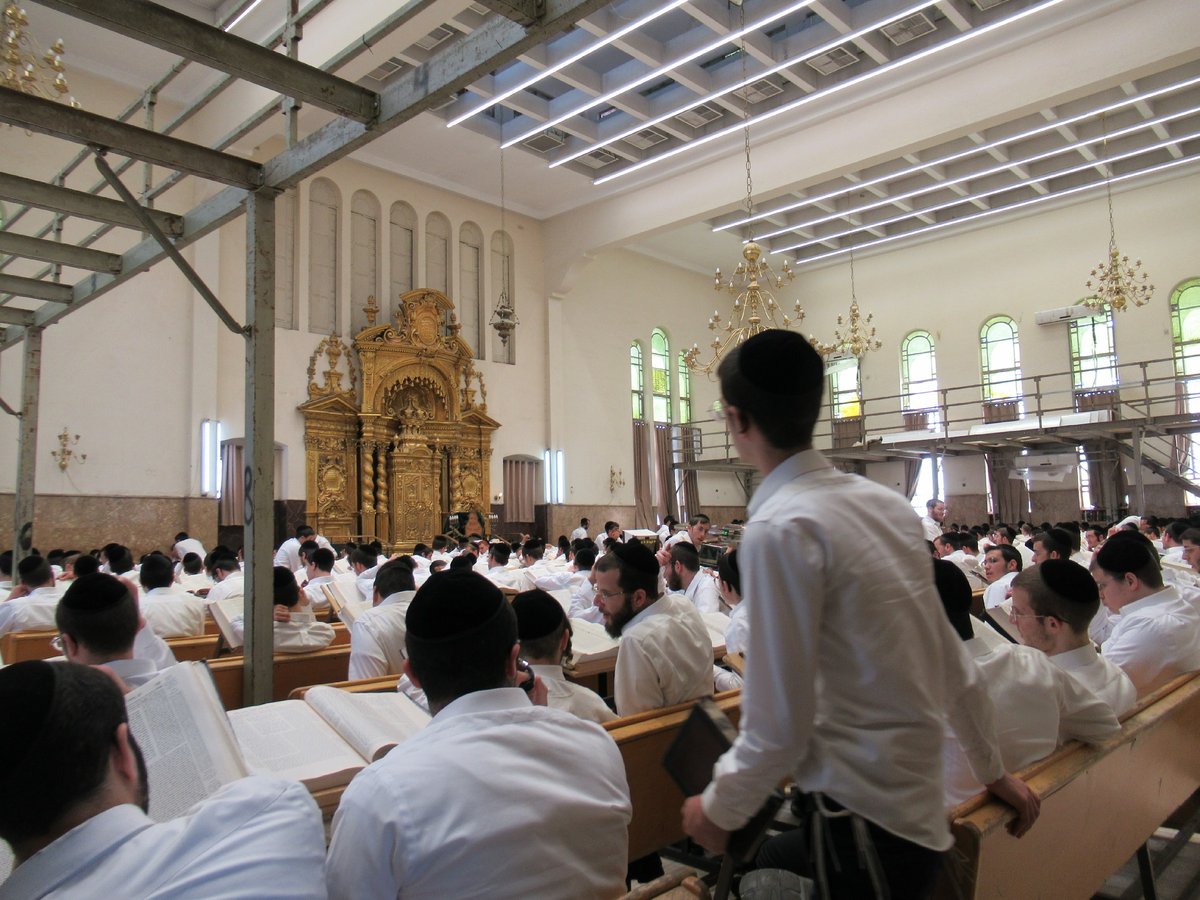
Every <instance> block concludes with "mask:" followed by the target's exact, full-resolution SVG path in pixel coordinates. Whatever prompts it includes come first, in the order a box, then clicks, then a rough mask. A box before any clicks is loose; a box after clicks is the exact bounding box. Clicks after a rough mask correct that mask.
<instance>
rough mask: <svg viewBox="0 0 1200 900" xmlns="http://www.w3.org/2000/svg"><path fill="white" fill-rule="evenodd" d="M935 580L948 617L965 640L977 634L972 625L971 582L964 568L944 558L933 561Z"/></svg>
mask: <svg viewBox="0 0 1200 900" xmlns="http://www.w3.org/2000/svg"><path fill="white" fill-rule="evenodd" d="M933 581H934V584H935V585H936V587H937V592H938V596H939V597H941V600H942V608H943V609H944V610H945V611H946V618H947V619H949V620H950V624H951V625H953V626H954V630H955V631H956V632H958V636H959V637H961V638H962V639H963V640H965V641H966V640H970V639H971V638H972V637H974V636H975V632H974V629H972V627H971V584H970V582H968V581H967V576H966V575H964V574H963V571H962V569H960V568H959V567H958V566H956V565H955V564H954V563H952V562H947V561H946V560H944V559H935V560H934V561H933Z"/></svg>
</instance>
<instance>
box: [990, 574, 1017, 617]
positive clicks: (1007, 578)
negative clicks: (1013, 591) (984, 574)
mask: <svg viewBox="0 0 1200 900" xmlns="http://www.w3.org/2000/svg"><path fill="white" fill-rule="evenodd" d="M1019 574H1020V573H1019V572H1005V573H1004V574H1003V575H1001V576H1000V577H999V578H997V579H996V580H995V581H993V582H992V583H991V584H989V585H988V586H987V587H986V588H985V589H984V591H983V608H984V609H995V608H996V607H997V606H999V605H1000V604H1001V603H1003V602H1004V600H1005V598H1006V597H1007V596H1008V586H1009V585H1010V584H1012V583H1013V579H1014V578H1016V577H1017V575H1019Z"/></svg>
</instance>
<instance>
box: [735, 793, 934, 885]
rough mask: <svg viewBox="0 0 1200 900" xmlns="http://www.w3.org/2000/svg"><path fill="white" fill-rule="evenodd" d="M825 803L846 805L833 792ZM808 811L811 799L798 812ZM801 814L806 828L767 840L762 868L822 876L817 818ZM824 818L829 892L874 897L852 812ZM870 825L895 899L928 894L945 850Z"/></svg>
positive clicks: (834, 806) (759, 861)
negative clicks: (815, 838)
mask: <svg viewBox="0 0 1200 900" xmlns="http://www.w3.org/2000/svg"><path fill="white" fill-rule="evenodd" d="M806 799H807V798H806ZM824 802H825V807H826V808H827V809H829V810H840V809H842V807H841V806H840V805H839V804H838V803H836V802H834V801H833V800H831V799H830V798H828V797H826V798H825V800H824ZM808 810H811V806H810V805H808V804H805V808H804V809H802V810H798V812H807V811H808ZM800 818H801V824H800V827H798V828H796V829H793V830H792V831H787V832H784V833H783V834H780V835H776V836H775V837H773V838H771V839H770V840H768V841H767V842H766V843H765V844H763V846H762V848H761V849H760V850H759V851H758V857H757V859H756V860H755V866H756V867H757V868H760V869H768V868H769V869H787V870H788V871H790V872H795V873H796V874H797V875H802V876H804V877H805V878H812V879H813V880H816V878H817V867H816V862H815V860H813V859H812V846H813V845H812V835H811V823H812V817H811V816H810V815H801V817H800ZM864 821H865V820H864ZM824 822H825V824H826V825H828V831H827V832H826V840H825V842H824V852H825V873H826V877H827V881H828V885H829V896H830V897H836V898H852V900H859V898H870V897H873V896H874V891H873V889H872V886H871V879H870V877H869V876H868V874H867V870H866V869H865V868H864V867H862V866H861V865H860V863H859V855H858V850H857V848H856V846H855V843H854V833H853V830H852V826H851V824H850V817H849V816H843V817H840V818H827V819H825V820H824ZM866 824H867V831H868V833H869V834H870V836H871V841H872V842H873V843H874V845H875V852H876V854H877V855H878V857H879V863H880V866H881V868H882V869H883V874H884V877H885V879H886V881H887V885H888V890H889V891H890V892H891V897H892V900H908V898H913V900H920V898H925V897H928V896H929V894H930V892H931V891H932V890H933V886H934V879H935V878H936V877H937V874H938V871H939V870H940V869H941V865H942V854H941V853H940V852H939V851H937V850H930V849H928V848H927V847H922V846H920V845H919V844H914V843H913V842H912V841H906V840H905V839H904V838H900V837H897V836H896V835H894V834H892V833H891V832H890V831H885V830H884V829H882V828H880V827H879V826H878V825H875V824H874V823H873V822H867V823H866Z"/></svg>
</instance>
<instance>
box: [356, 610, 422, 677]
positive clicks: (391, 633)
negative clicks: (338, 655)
mask: <svg viewBox="0 0 1200 900" xmlns="http://www.w3.org/2000/svg"><path fill="white" fill-rule="evenodd" d="M416 593H417V592H416V591H400V592H398V593H395V594H388V596H386V597H384V598H383V599H382V600H381V601H379V605H378V606H373V607H371V608H370V609H367V610H363V611H362V612H361V613H359V614H358V618H356V619H355V620H354V624H353V625H352V626H351V627H350V675H349V677H350V680H351V681H354V680H357V679H359V678H377V677H379V676H380V675H399V674H401V673H402V672H403V671H404V658H405V653H404V635H405V634H406V633H407V631H406V629H405V627H404V623H405V617H406V616H407V615H408V605H409V604H410V603H412V598H413V597H414V596H416Z"/></svg>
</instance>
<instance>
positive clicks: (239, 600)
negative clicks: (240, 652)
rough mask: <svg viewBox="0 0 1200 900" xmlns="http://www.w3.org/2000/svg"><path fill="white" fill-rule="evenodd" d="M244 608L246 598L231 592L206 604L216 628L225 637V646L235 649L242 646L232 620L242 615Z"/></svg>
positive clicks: (240, 638) (240, 637)
mask: <svg viewBox="0 0 1200 900" xmlns="http://www.w3.org/2000/svg"><path fill="white" fill-rule="evenodd" d="M245 609H246V598H245V596H244V595H242V594H233V595H231V596H229V597H223V598H221V599H220V600H218V601H217V602H216V603H210V604H208V614H209V615H210V616H212V618H213V621H214V622H216V623H217V629H218V630H219V631H220V632H221V637H223V638H224V639H225V646H226V647H228V648H229V649H230V650H237V649H238V648H239V647H241V646H242V642H243V640H242V636H241V635H240V634H238V633H237V631H235V630H234V627H233V620H234V619H236V618H240V617H241V616H242V615H244V613H245Z"/></svg>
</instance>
